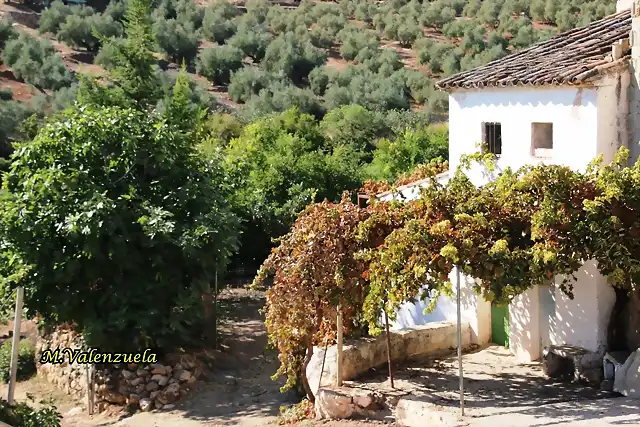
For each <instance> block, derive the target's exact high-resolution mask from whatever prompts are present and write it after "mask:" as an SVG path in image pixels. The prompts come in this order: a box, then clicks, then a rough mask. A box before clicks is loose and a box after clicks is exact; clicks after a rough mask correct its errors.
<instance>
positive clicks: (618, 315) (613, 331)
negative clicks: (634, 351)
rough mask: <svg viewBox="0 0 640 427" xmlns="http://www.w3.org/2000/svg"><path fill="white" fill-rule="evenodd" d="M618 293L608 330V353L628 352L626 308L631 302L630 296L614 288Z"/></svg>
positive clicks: (624, 291) (622, 290)
mask: <svg viewBox="0 0 640 427" xmlns="http://www.w3.org/2000/svg"><path fill="white" fill-rule="evenodd" d="M613 289H614V290H615V292H616V302H615V303H614V305H613V309H612V310H611V316H610V317H609V327H608V330H607V350H608V351H624V350H627V342H626V341H627V339H626V330H627V319H626V317H627V316H626V312H627V310H626V308H627V305H628V302H629V296H628V294H627V291H626V290H624V289H619V288H616V287H614V288H613Z"/></svg>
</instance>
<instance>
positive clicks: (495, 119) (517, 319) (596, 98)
mask: <svg viewBox="0 0 640 427" xmlns="http://www.w3.org/2000/svg"><path fill="white" fill-rule="evenodd" d="M617 6H618V12H617V13H616V14H615V15H612V16H609V17H606V18H604V19H602V20H599V21H596V22H593V23H592V24H590V25H588V26H586V27H582V28H577V29H574V30H571V31H568V32H565V33H562V34H559V35H557V36H555V37H553V38H551V39H549V40H547V41H545V42H541V43H538V44H535V45H533V46H531V47H529V48H527V49H525V50H522V51H519V52H516V53H513V54H511V55H508V56H506V57H504V58H502V59H499V60H496V61H493V62H491V63H489V64H487V65H484V66H481V67H478V68H475V69H473V70H469V71H466V72H463V73H459V74H456V75H453V76H450V77H447V78H445V79H443V80H441V81H439V82H438V83H437V84H436V85H437V87H438V88H439V89H441V90H443V91H446V92H447V93H448V94H449V144H450V145H449V165H450V170H456V169H457V168H458V167H459V163H460V156H461V155H462V154H471V153H474V152H476V151H477V150H478V143H480V142H484V143H486V145H487V146H488V149H489V150H490V151H491V152H493V153H495V154H497V155H498V161H497V166H498V168H497V169H498V170H497V172H498V173H499V171H500V170H501V169H502V168H505V167H507V166H509V167H512V168H514V169H515V168H519V167H521V166H524V165H527V164H537V163H540V162H544V163H546V164H562V165H566V166H569V167H571V168H575V169H576V170H584V168H586V166H587V165H588V163H589V162H590V161H591V160H592V159H593V158H594V157H596V156H597V155H599V154H602V155H603V156H604V160H605V161H611V160H612V159H613V156H614V155H615V153H616V151H617V150H618V148H620V147H622V146H625V147H628V148H629V149H630V150H631V153H632V157H633V158H634V159H635V158H637V157H638V151H639V150H638V144H637V142H638V141H640V119H638V120H633V118H635V117H640V91H639V90H638V88H639V85H638V76H639V74H640V8H639V10H638V12H639V13H638V14H636V13H635V9H636V8H635V7H633V4H632V2H630V1H628V0H627V1H619V2H618V5H617ZM630 9H633V13H632V11H631V10H630ZM632 15H633V17H632ZM632 27H633V30H634V33H632ZM634 40H635V43H634ZM630 46H631V47H630ZM636 63H637V64H638V68H637V69H638V71H636V68H635V67H634V65H636ZM632 141H633V142H634V143H633V144H632V143H631V142H632ZM468 174H469V177H470V178H471V179H472V181H473V182H475V183H476V184H477V185H482V184H483V183H485V182H487V180H488V179H491V177H490V176H488V175H487V173H486V170H484V168H483V167H482V166H480V165H477V166H476V167H475V168H474V169H472V170H471V171H470V172H468ZM439 178H440V179H441V180H446V179H447V177H446V176H445V175H441V176H440V177H439ZM421 185H424V183H422V182H416V183H413V184H410V185H407V186H404V187H402V188H401V189H400V190H401V191H402V193H403V195H405V196H406V197H409V198H412V197H416V196H417V194H418V191H417V188H418V187H420V186H421ZM380 196H381V197H382V198H389V197H392V195H390V194H382V195H380ZM577 277H578V283H577V285H576V286H575V288H574V294H575V298H574V299H573V300H570V299H569V298H568V297H567V296H566V295H564V294H563V293H562V291H560V290H559V288H557V287H553V286H548V287H536V288H534V289H532V290H530V291H528V292H526V293H524V294H523V295H521V296H519V297H518V298H516V299H515V300H514V301H513V302H512V303H511V304H510V305H509V307H508V311H507V309H506V308H500V307H492V306H491V304H490V303H488V302H487V301H484V299H483V298H482V297H479V296H477V295H475V293H473V291H472V290H471V289H470V286H469V284H470V283H471V279H470V278H465V279H464V280H463V282H464V283H463V290H462V296H461V297H462V301H463V306H462V315H463V317H464V320H467V321H469V322H470V324H471V328H472V338H473V339H474V340H475V341H476V342H477V343H479V344H484V343H486V342H489V341H490V340H492V339H493V340H494V341H496V340H497V341H498V342H500V341H502V340H504V335H505V333H504V330H505V327H507V328H508V332H507V333H506V335H507V336H508V342H503V343H504V344H508V345H509V346H510V348H511V349H512V351H513V353H514V354H516V355H517V356H518V357H519V358H520V359H521V360H523V361H530V360H536V359H538V358H540V357H541V355H542V349H543V348H544V347H545V346H547V345H562V344H568V345H573V346H578V347H582V348H585V349H587V350H591V351H603V350H604V348H605V346H606V340H607V327H608V323H609V317H610V314H611V310H612V308H613V304H614V302H615V292H614V290H613V288H612V287H611V286H610V285H609V284H608V283H607V280H606V278H605V277H603V276H602V275H600V274H599V273H598V270H597V268H596V265H595V263H594V262H587V263H586V264H585V265H584V267H583V268H582V269H581V270H580V271H579V272H578V274H577ZM557 280H558V281H560V280H561V279H559V278H558V279H557ZM423 308H424V306H422V305H418V306H414V305H412V304H406V305H405V306H404V307H403V308H402V309H401V310H400V312H399V313H398V319H397V321H396V323H395V324H394V327H395V328H400V327H407V326H412V325H416V324H423V323H426V322H430V321H438V320H452V321H455V318H456V306H455V301H451V300H448V299H446V298H443V299H441V300H440V301H439V303H438V308H437V309H436V311H435V312H434V313H431V314H426V315H425V314H423V313H422V309H423ZM506 319H508V322H507V321H506ZM507 325H508V326H507Z"/></svg>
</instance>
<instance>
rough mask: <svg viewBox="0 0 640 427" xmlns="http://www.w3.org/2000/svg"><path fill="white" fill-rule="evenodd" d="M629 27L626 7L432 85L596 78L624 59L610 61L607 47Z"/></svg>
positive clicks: (553, 82) (575, 81) (445, 87)
mask: <svg viewBox="0 0 640 427" xmlns="http://www.w3.org/2000/svg"><path fill="white" fill-rule="evenodd" d="M630 31H631V12H630V11H629V10H626V11H624V12H619V13H616V14H615V15H611V16H608V17H606V18H604V19H601V20H599V21H595V22H592V23H591V24H589V25H587V26H586V27H581V28H574V29H573V30H570V31H567V32H564V33H561V34H558V35H556V36H555V37H553V38H551V39H549V40H546V41H544V42H540V43H536V44H534V45H532V46H530V47H528V48H526V49H524V50H521V51H519V52H515V53H512V54H510V55H507V56H505V57H504V58H501V59H498V60H495V61H492V62H490V63H488V64H486V65H483V66H481V67H478V68H474V69H473V70H469V71H465V72H462V73H458V74H455V75H452V76H449V77H447V78H445V79H442V80H440V81H438V82H437V83H436V87H438V88H440V89H443V90H455V89H456V88H481V87H490V86H493V87H495V86H515V85H532V86H543V85H565V84H566V85H577V84H585V83H587V82H589V81H593V80H597V78H598V76H599V75H600V73H601V72H602V71H603V70H604V69H607V68H610V67H612V66H615V65H616V64H621V63H623V62H625V61H626V58H624V57H623V58H621V59H618V60H616V61H614V60H613V57H612V55H611V49H612V45H613V44H614V43H616V42H617V41H619V40H621V39H627V38H629V33H630ZM624 54H628V52H624ZM624 54H623V56H624Z"/></svg>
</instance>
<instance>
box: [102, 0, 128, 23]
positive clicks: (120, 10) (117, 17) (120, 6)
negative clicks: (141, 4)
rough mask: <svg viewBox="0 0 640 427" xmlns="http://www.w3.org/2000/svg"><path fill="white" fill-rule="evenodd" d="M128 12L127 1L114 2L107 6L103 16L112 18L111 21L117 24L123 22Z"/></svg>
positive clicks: (118, 0) (115, 0) (114, 0)
mask: <svg viewBox="0 0 640 427" xmlns="http://www.w3.org/2000/svg"><path fill="white" fill-rule="evenodd" d="M126 10H127V3H126V0H112V1H110V2H109V4H108V5H107V8H106V9H105V10H104V12H103V14H104V15H106V16H110V17H111V19H113V20H114V21H116V22H122V20H123V19H124V14H125V12H126Z"/></svg>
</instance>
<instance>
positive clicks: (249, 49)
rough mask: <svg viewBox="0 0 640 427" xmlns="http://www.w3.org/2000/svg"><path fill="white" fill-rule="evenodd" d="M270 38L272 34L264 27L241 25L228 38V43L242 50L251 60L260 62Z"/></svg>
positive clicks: (271, 38)
mask: <svg viewBox="0 0 640 427" xmlns="http://www.w3.org/2000/svg"><path fill="white" fill-rule="evenodd" d="M272 40H273V36H272V35H271V33H269V32H268V31H267V29H266V28H265V27H262V26H260V27H257V28H248V27H246V26H243V27H241V28H240V29H239V30H238V32H237V33H236V34H235V35H234V36H233V37H231V38H230V39H229V42H228V43H229V45H231V46H234V47H237V48H238V49H240V50H241V51H242V52H244V54H245V56H248V57H249V58H251V59H252V60H253V62H260V61H262V59H263V58H264V54H265V52H266V50H267V46H269V43H271V41H272Z"/></svg>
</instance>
